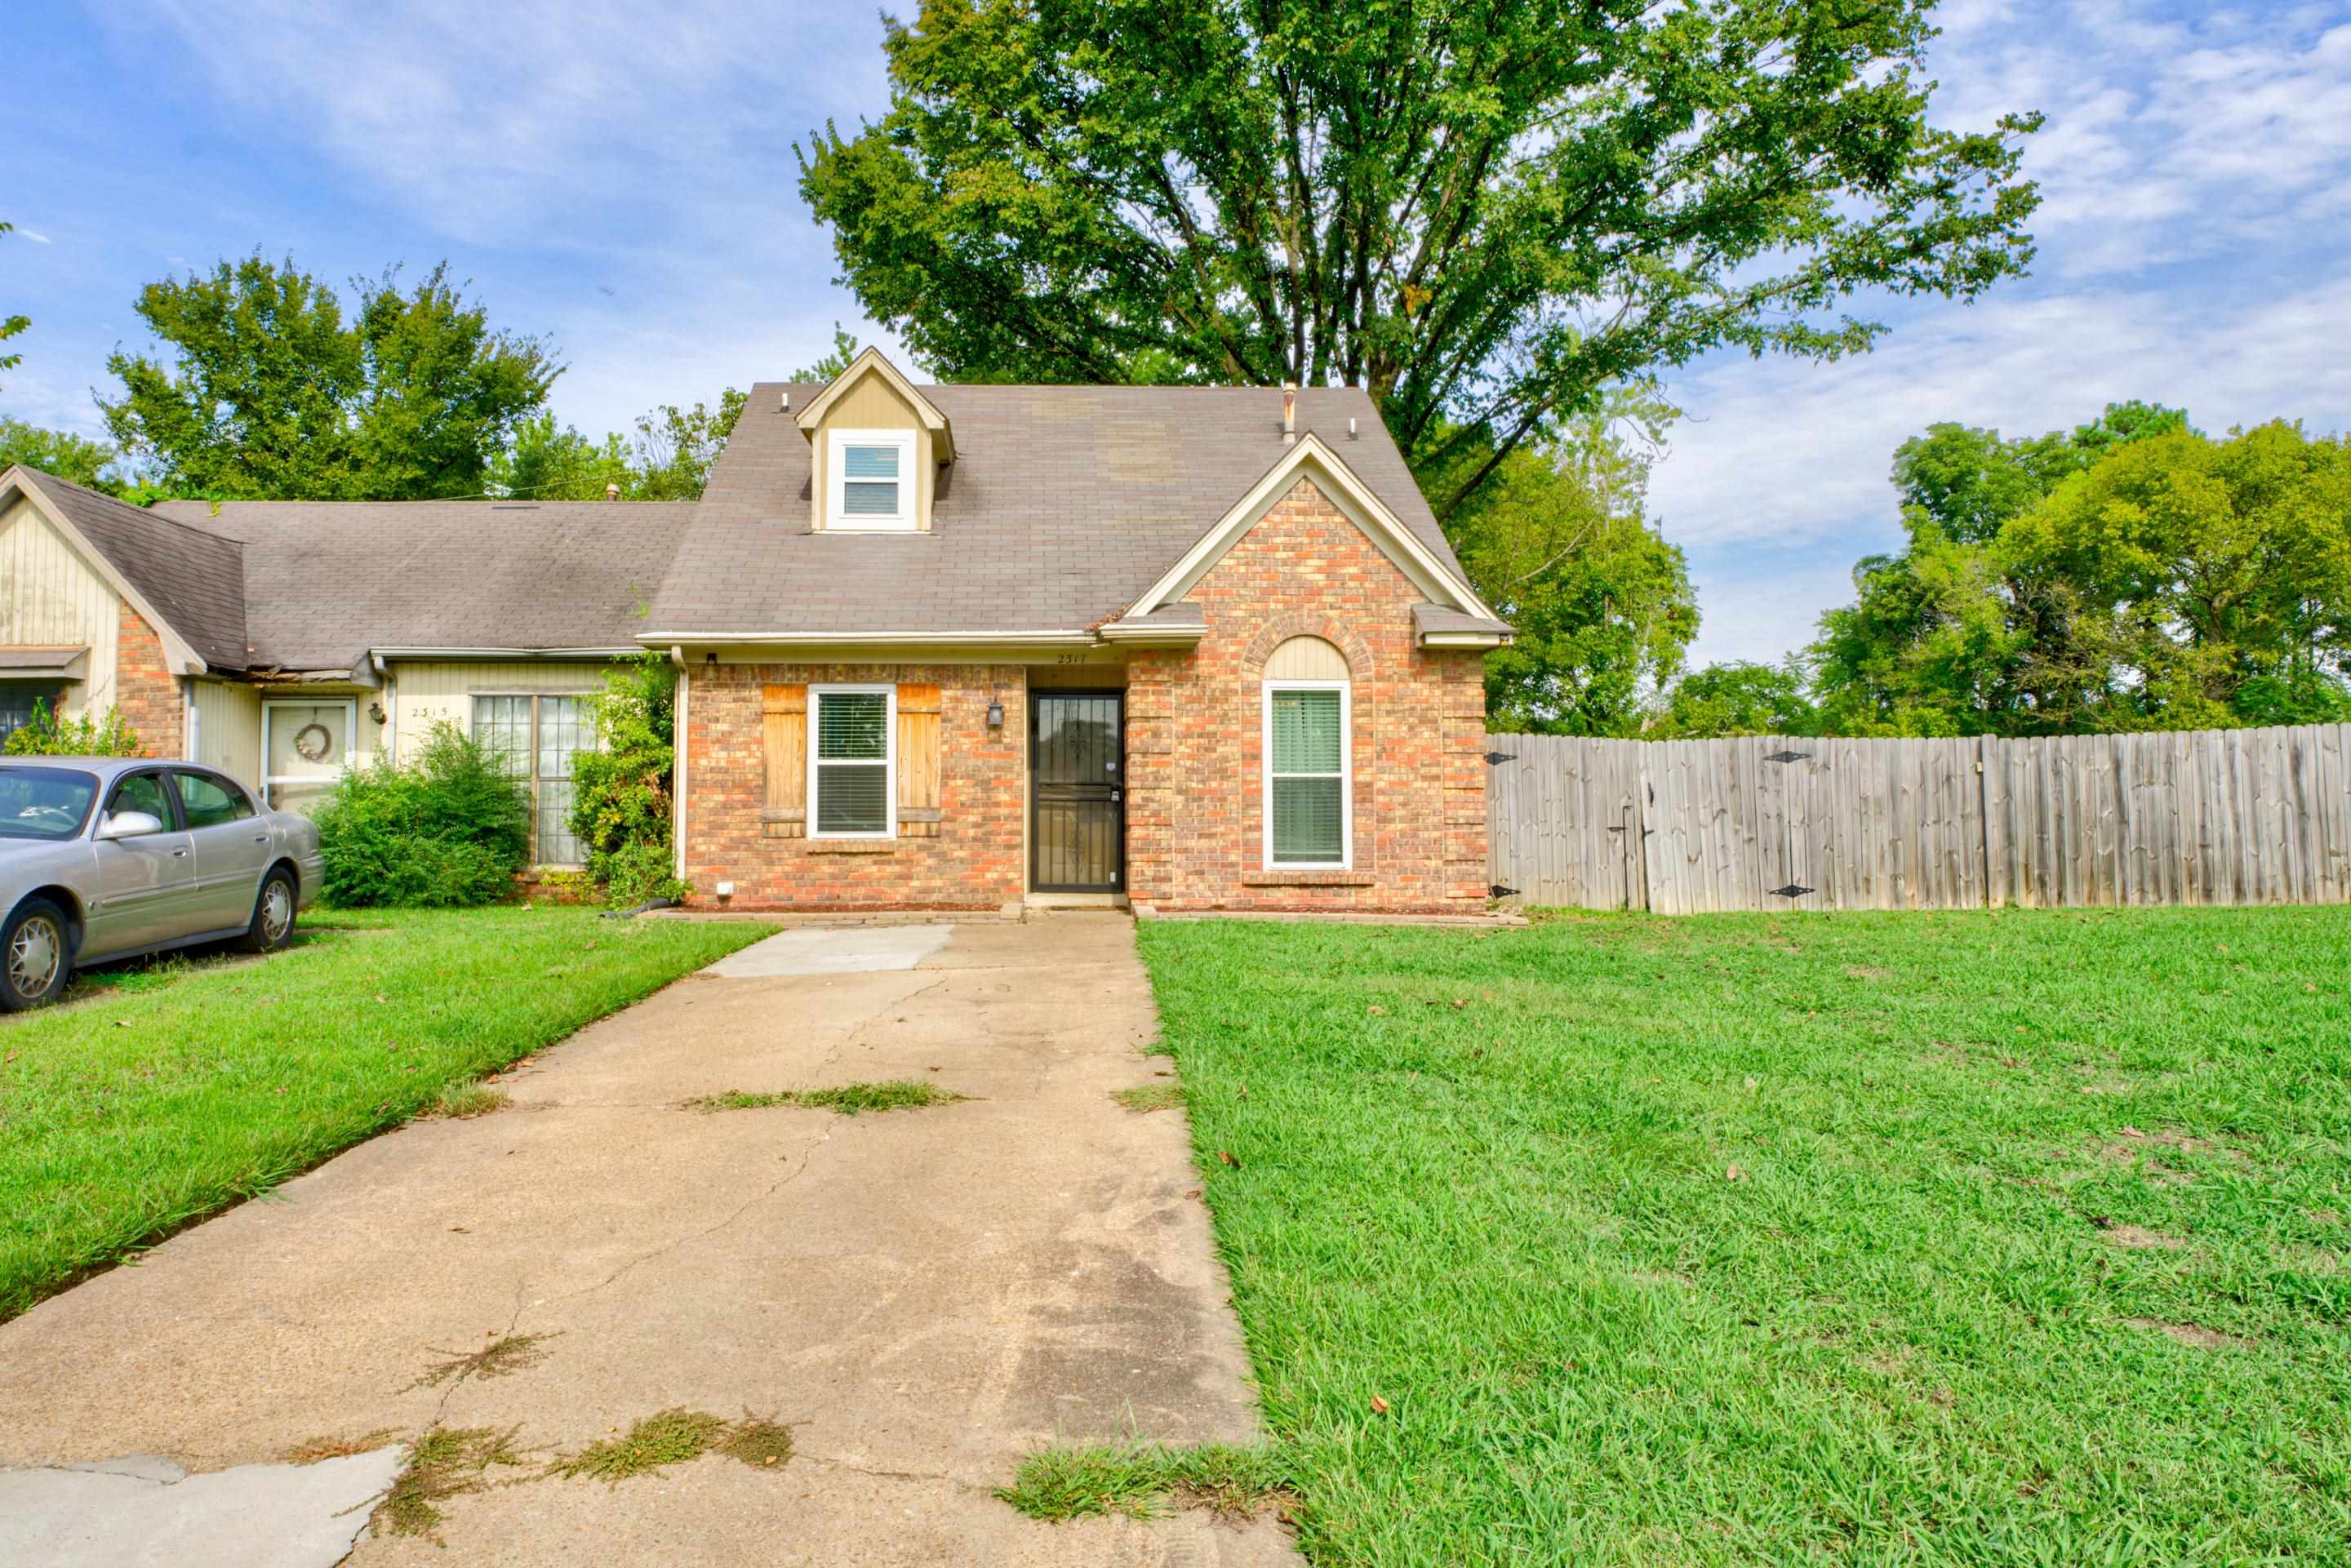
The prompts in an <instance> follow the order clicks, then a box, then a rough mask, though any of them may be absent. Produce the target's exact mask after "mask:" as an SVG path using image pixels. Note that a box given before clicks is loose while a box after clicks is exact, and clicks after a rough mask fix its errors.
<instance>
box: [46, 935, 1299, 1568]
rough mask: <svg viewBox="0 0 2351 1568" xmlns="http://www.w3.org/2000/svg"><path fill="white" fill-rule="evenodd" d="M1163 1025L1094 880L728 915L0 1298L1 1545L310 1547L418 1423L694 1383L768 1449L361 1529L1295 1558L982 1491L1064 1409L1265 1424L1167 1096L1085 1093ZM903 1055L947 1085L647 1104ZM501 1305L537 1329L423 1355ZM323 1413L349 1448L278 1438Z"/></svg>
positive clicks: (684, 1553) (514, 1322)
mask: <svg viewBox="0 0 2351 1568" xmlns="http://www.w3.org/2000/svg"><path fill="white" fill-rule="evenodd" d="M495 1001H496V998H484V1002H485V1005H495ZM1155 1027H1156V1025H1155V1016H1154V1013H1153V1010H1152V1005H1151V998H1150V994H1149V990H1148V988H1147V985H1146V983H1145V980H1144V974H1143V970H1142V967H1141V965H1140V964H1139V962H1138V961H1137V959H1136V957H1135V955H1134V936H1133V928H1132V926H1131V925H1129V924H1128V922H1127V921H1126V920H1125V919H1124V918H1123V917H1119V916H1113V915H1106V914H1104V915H1093V914H1085V915H1049V916H1043V917H1040V918H1038V919H1035V920H1032V921H1031V922H1029V923H1028V924H1021V925H1012V924H975V925H955V926H949V925H918V926H877V927H853V928H844V929H820V928H808V929H800V930H794V931H789V932H787V933H785V934H784V935H782V936H778V937H774V938H771V939H769V940H768V942H766V943H763V944H761V945H759V946H755V947H752V948H748V949H746V950H745V951H744V952H742V953H740V954H738V955H737V956H734V957H733V958H730V959H728V960H726V962H724V963H722V964H720V965H718V966H716V967H714V968H713V969H711V970H707V971H705V972H704V973H703V974H701V975H697V976H695V977H691V978H689V979H686V980H684V981H682V982H680V983H679V984H677V985H675V986H673V987H671V988H669V989H668V990H666V991H664V992H663V993H661V994H660V995H659V996H656V997H654V998H651V999H649V1000H647V1001H645V1002H643V1003H642V1004H640V1005H638V1006H637V1007H635V1008H632V1009H630V1010H628V1011H627V1012H625V1013H622V1014H620V1015H618V1016H617V1017H614V1018H612V1019H607V1020H606V1021H604V1022H603V1023H601V1024H598V1025H595V1026H593V1027H591V1028H590V1029H588V1030H584V1031H582V1032H581V1033H580V1034H579V1035H577V1036H575V1037H573V1038H572V1039H571V1040H568V1041H566V1042H564V1043H563V1044H561V1045H559V1046H558V1047H556V1048H554V1049H553V1050H551V1051H549V1052H547V1053H546V1054H545V1055H544V1056H542V1057H540V1058H538V1060H537V1061H534V1062H533V1063H531V1064H528V1065H527V1066H525V1067H524V1068H522V1069H521V1070H519V1071H517V1072H516V1073H515V1074H514V1075H513V1076H512V1078H511V1079H510V1081H509V1082H507V1085H506V1086H507V1089H508V1091H509V1092H511V1094H512V1095H513V1100H514V1103H513V1105H512V1106H511V1108H509V1109H507V1110H505V1111H502V1112H498V1113H494V1114H491V1115H488V1116H485V1117H482V1118H480V1119H477V1120H474V1121H466V1122H428V1123H420V1124H414V1125H411V1126H409V1127H406V1128H403V1129H402V1130H400V1131H398V1132H395V1133H392V1134H389V1135H386V1136H384V1137H381V1138H378V1139H376V1140H374V1141H373V1142H371V1143H369V1144H366V1145H361V1146H360V1147H359V1148H357V1149H354V1150H352V1151H350V1153H348V1154H346V1155H342V1156H341V1157H340V1158H339V1159H336V1160H334V1161H333V1162H332V1163H330V1164H329V1165H327V1166H323V1167H321V1168H320V1169H319V1170H317V1171H315V1172H313V1173H311V1174H310V1175H308V1176H304V1177H302V1178H300V1179H299V1180H297V1181H294V1182H290V1183H288V1184H287V1186H285V1187H284V1188H282V1189H281V1190H280V1191H279V1192H277V1194H275V1195H273V1196H272V1197H270V1198H268V1199H266V1200H265V1201H260V1202H255V1203H250V1204H247V1205H246V1206H245V1207H241V1208H238V1209H236V1210H235V1211H233V1212H231V1213H229V1214H227V1215H225V1216H223V1217H221V1218H218V1219H214V1220H213V1221H211V1222H209V1223H207V1224H204V1225H203V1226H200V1227H198V1228H194V1229H193V1230H190V1231H188V1232H186V1233H185V1234H183V1235H182V1236H179V1237H177V1238H175V1239H172V1241H170V1242H168V1243H166V1244H165V1245H163V1246H162V1247H160V1248H158V1249H155V1250H154V1251H153V1252H152V1253H151V1254H149V1255H148V1256H147V1258H146V1259H145V1260H143V1261H142V1262H141V1264H140V1265H139V1266H138V1267H136V1268H130V1269H120V1270H115V1271H113V1272H111V1273H109V1274H106V1275H102V1276H100V1277H99V1278H97V1279H94V1280H92V1281H89V1282H88V1283H86V1284H83V1285H81V1286H79V1287H78V1288H77V1289H75V1290H72V1291H68V1292H66V1293H65V1294H63V1295H61V1296H59V1297H57V1298H56V1299H54V1300H52V1301H47V1302H46V1303H44V1304H43V1305H41V1306H40V1307H38V1308H36V1309H35V1310H34V1311H33V1312H29V1313H27V1314H26V1315H25V1316H24V1317H22V1318H20V1319H18V1320H16V1322H12V1323H8V1324H6V1325H5V1326H0V1464H5V1465H9V1466H13V1467H16V1468H15V1469H13V1470H9V1471H6V1472H0V1560H6V1561H11V1562H14V1561H27V1562H29V1561H34V1560H36V1558H35V1557H33V1556H31V1555H26V1553H27V1552H33V1551H36V1550H37V1552H39V1553H40V1555H39V1557H38V1558H37V1560H39V1561H42V1562H44V1563H51V1564H63V1563H138V1562H148V1561H153V1562H159V1563H161V1562H171V1563H175V1564H182V1565H184V1564H188V1563H195V1562H203V1563H223V1564H227V1563H255V1564H262V1563H268V1564H277V1563H285V1564H287V1568H298V1565H299V1564H303V1563H318V1564H319V1565H320V1568H325V1565H326V1564H329V1563H334V1562H336V1561H338V1560H339V1558H340V1554H341V1553H342V1552H343V1551H344V1550H345V1549H346V1548H347V1547H348V1546H349V1545H350V1542H351V1539H352V1537H353V1535H354V1534H356V1533H358V1531H359V1526H360V1521H363V1520H364V1518H365V1515H366V1512H367V1508H368V1505H369V1504H370V1503H371V1500H372V1499H373V1497H374V1496H375V1495H376V1494H377V1492H378V1491H379V1490H380V1489H381V1487H382V1485H383V1484H384V1478H385V1477H387V1476H389V1475H390V1474H391V1473H392V1469H393V1468H394V1467H395V1466H396V1464H397V1461H398V1458H399V1456H398V1453H397V1452H396V1451H395V1449H396V1446H397V1445H399V1444H402V1443H403V1442H405V1441H407V1440H410V1439H413V1437H415V1436H416V1435H417V1434H418V1433H420V1432H422V1431H424V1430H426V1429H428V1428H430V1427H434V1425H436V1424H438V1425H440V1426H442V1427H468V1428H471V1427H491V1428H497V1429H507V1428H513V1429H515V1430H516V1433H517V1437H516V1441H517V1444H518V1445H519V1446H521V1447H523V1448H528V1449H533V1450H537V1451H538V1452H540V1453H550V1452H556V1451H572V1450H576V1449H578V1448H580V1447H581V1446H583V1445H585V1444H587V1443H589V1442H591V1441H594V1440H597V1439H600V1438H604V1437H610V1436H611V1435H612V1434H614V1433H615V1432H616V1431H625V1430H626V1429H627V1428H628V1427H630V1425H631V1424H632V1423H633V1422H634V1421H636V1420H637V1419H639V1418H640V1417H643V1416H648V1415H651V1414H653V1413H654V1412H657V1411H661V1410H664V1409H666V1408H669V1407H672V1406H688V1407H692V1408H695V1409H698V1410H705V1411H708V1412H711V1413H713V1414H714V1415H717V1416H727V1417H735V1416H740V1415H742V1414H743V1413H745V1412H751V1413H755V1414H757V1415H759V1416H772V1417H774V1418H776V1419H778V1420H780V1421H783V1422H786V1423H789V1425H790V1427H791V1429H792V1435H793V1438H794V1442H795V1448H796V1451H795V1453H794V1456H793V1457H792V1458H790V1459H789V1461H788V1462H787V1463H785V1464H783V1465H781V1466H771V1467H768V1468H766V1469H759V1468H756V1467H753V1466H748V1465H746V1464H743V1463H740V1462H737V1461H736V1460H734V1459H731V1458H723V1457H720V1456H718V1455H715V1454H713V1455H705V1457H703V1458H699V1459H696V1460H694V1461H692V1462H689V1463H686V1464H682V1465H677V1466H674V1467H672V1468H670V1469H666V1470H664V1471H663V1472H661V1473H658V1474H653V1475H647V1476H639V1477H635V1478H632V1479H627V1480H623V1481H621V1482H618V1483H614V1484H607V1483H604V1482H602V1481H598V1480H590V1479H530V1480H527V1481H522V1482H519V1483H518V1484H512V1485H498V1486H494V1487H491V1488H489V1489H488V1490H483V1491H481V1492H478V1493H475V1494H472V1495H466V1496H459V1497H455V1498H454V1499H451V1500H448V1501H447V1502H446V1503H444V1505H443V1509H444V1514H445V1520H444V1524H443V1526H442V1528H441V1531H440V1534H441V1538H442V1540H443V1541H444V1542H446V1548H445V1550H444V1549H443V1548H442V1547H440V1546H436V1545H435V1544H434V1542H431V1541H429V1540H424V1539H419V1538H414V1537H390V1536H387V1537H385V1538H383V1539H361V1540H360V1542H359V1544H358V1546H357V1549H356V1550H355V1551H353V1552H351V1553H350V1557H349V1561H350V1563H353V1564H354V1565H358V1568H369V1565H390V1564H396V1563H435V1564H441V1565H446V1564H449V1563H466V1564H469V1565H470V1564H477V1563H533V1564H540V1563H546V1564H567V1563H580V1564H590V1563H592V1564H595V1565H597V1568H612V1565H614V1564H634V1563H656V1562H657V1563H664V1564H689V1563H691V1564H700V1563H712V1564H717V1563H761V1564H773V1563H822V1564H826V1565H828V1568H831V1565H838V1564H851V1563H857V1564H867V1563H871V1564H885V1563H980V1562H985V1563H1004V1564H1024V1563H1033V1564H1060V1563H1068V1564H1079V1563H1083V1564H1087V1565H1089V1568H1098V1565H1103V1564H1135V1565H1138V1568H1139V1565H1147V1564H1165V1565H1168V1568H1178V1565H1195V1564H1196V1565H1203V1568H1205V1565H1207V1564H1216V1563H1225V1564H1258V1563H1264V1564H1273V1563H1290V1562H1294V1558H1293V1557H1292V1556H1291V1555H1290V1550H1289V1548H1288V1546H1287V1544H1286V1542H1285V1541H1284V1539H1283V1537H1282V1535H1281V1533H1280V1530H1279V1528H1278V1527H1277V1526H1275V1525H1274V1524H1272V1523H1271V1522H1270V1521H1261V1522H1259V1523H1258V1524H1255V1525H1252V1526H1248V1527H1235V1526H1228V1525H1221V1524H1217V1523H1214V1522H1212V1521H1209V1520H1208V1519H1207V1517H1206V1516H1205V1515H1201V1514H1197V1513H1186V1514H1178V1515H1176V1516H1175V1517H1173V1518H1170V1519H1166V1520H1163V1521H1154V1522H1151V1523H1147V1524H1143V1523H1134V1522H1131V1521H1124V1520H1095V1521H1081V1522H1079V1523H1075V1524H1069V1525H1058V1526H1048V1525H1043V1524H1038V1523H1034V1522H1031V1521H1028V1520H1025V1519H1023V1518H1021V1517H1020V1516H1019V1515H1017V1514H1015V1513H1014V1512H1013V1511H1011V1510H1010V1509H1009V1508H1008V1507H1006V1506H1005V1505H1004V1504H1002V1503H1000V1502H998V1501H997V1500H995V1499H994V1498H993V1497H992V1496H991V1495H990V1492H991V1490H992V1489H993V1488H995V1487H997V1486H998V1485H1001V1484H1003V1483H1004V1482H1005V1481H1007V1480H1008V1479H1009V1478H1010V1476H1011V1474H1012V1471H1013V1469H1014V1467H1015V1466H1016V1465H1017V1464H1018V1463H1019V1460H1020V1458H1021V1457H1022V1456H1023V1455H1024V1454H1026V1453H1028V1452H1029V1451H1030V1450H1032V1449H1034V1448H1038V1447H1040V1446H1042V1445H1047V1444H1050V1443H1054V1442H1057V1441H1071V1440H1076V1441H1085V1440H1102V1439H1114V1438H1118V1437H1129V1436H1132V1437H1142V1438H1144V1439H1149V1440H1165V1441H1170V1442H1178V1443H1190V1442H1200V1441H1209V1440H1238V1441H1247V1440H1249V1439H1251V1438H1253V1437H1256V1436H1257V1435H1258V1428H1257V1424H1256V1416H1255V1413H1254V1405H1253V1402H1252V1399H1251V1396H1250V1393H1249V1388H1248V1385H1247V1384H1246V1381H1245V1373H1246V1360H1245V1357H1244V1355H1243V1352H1242V1349H1241V1345H1240V1343H1239V1337H1238V1329H1237V1327H1236V1325H1235V1322H1234V1321H1233V1317H1232V1313H1231V1310H1230V1307H1229V1306H1228V1302H1227V1299H1226V1285H1225V1281H1224V1277H1223V1273H1222V1270H1220V1269H1219V1268H1218V1267H1217V1264H1216V1263H1215V1261H1214V1259H1213V1255H1212V1252H1211V1248H1210V1243H1209V1234H1208V1224H1207V1214H1206V1211H1205V1210H1204V1209H1203V1207H1201V1205H1200V1204H1199V1202H1198V1201H1197V1200H1196V1198H1194V1197H1191V1196H1190V1194H1191V1193H1192V1192H1193V1191H1194V1190H1195V1189H1196V1186H1197V1181H1196V1176H1194V1173H1193V1171H1192V1167H1191V1164H1190V1157H1189V1149H1188V1147H1187V1140H1186V1128H1185V1125H1184V1123H1183V1122H1182V1120H1181V1119H1180V1113H1170V1112H1163V1113H1156V1114H1151V1115H1135V1114H1133V1113H1128V1112H1126V1111H1123V1110H1122V1109H1121V1108H1120V1107H1119V1106H1117V1105H1116V1104H1115V1103H1113V1101H1112V1099H1111V1095H1112V1093H1113V1092H1114V1091H1117V1090H1120V1089H1124V1088H1128V1087H1131V1086H1134V1085H1138V1084H1145V1083H1150V1082H1155V1071H1159V1070H1164V1069H1165V1066H1166V1063H1165V1060H1164V1059H1161V1058H1151V1057H1145V1056H1144V1055H1142V1054H1141V1048H1142V1047H1144V1045H1146V1044H1147V1043H1148V1042H1149V1041H1150V1040H1151V1039H1152V1037H1153V1034H1154V1030H1155ZM893 1078H912V1079H918V1080H923V1081H925V1082H933V1083H936V1084H938V1085H939V1086H940V1087H941V1088H943V1089H946V1090H951V1091H953V1092H957V1093H960V1094H964V1095H967V1096H969V1097H970V1098H968V1099H967V1100H965V1101H963V1102H960V1103H953V1104H946V1105H939V1106H933V1107H927V1108H924V1109H918V1110H906V1111H898V1112H893V1113H885V1114H866V1115H862V1116H857V1117H843V1116H838V1115H835V1114H833V1113H831V1112H827V1111H820V1110H804V1109H799V1108H796V1107H782V1108H766V1109H757V1110H730V1111H722V1112H716V1113H705V1112H699V1111H695V1110H689V1109H684V1108H682V1107H681V1105H680V1102H681V1101H684V1100H685V1099H688V1098H689V1097H692V1096H696V1095H705V1094H712V1093H716V1092H722V1091H726V1090H747V1091H754V1092H758V1091H774V1090H784V1089H799V1088H810V1087H822V1086H826V1085H831V1084H839V1083H844V1082H857V1081H870V1080H883V1079H893ZM507 1335H544V1336H549V1337H545V1338H542V1339H539V1340H538V1342H537V1343H536V1345H535V1347H534V1350H535V1353H536V1354H537V1355H538V1359H537V1360H536V1361H535V1363H533V1364H527V1365H522V1366H518V1367H516V1368H513V1369H511V1370H509V1371H507V1373H506V1374H505V1375H498V1376H489V1377H483V1376H463V1377H453V1378H447V1379H444V1381H442V1382H441V1383H439V1384H437V1385H431V1384H425V1383H423V1382H421V1381H420V1380H421V1379H423V1378H424V1377H425V1375H426V1374H427V1373H428V1371H429V1370H430V1369H431V1368H432V1367H433V1366H434V1364H437V1363H442V1362H446V1361H449V1360H451V1359H452V1358H453V1356H454V1355H455V1354H459V1353H464V1352H467V1351H471V1350H475V1349H478V1348H480V1347H481V1346H483V1345H484V1344H485V1343H489V1342H491V1341H494V1340H496V1339H498V1338H500V1337H501V1336H507ZM525 1359H528V1358H525ZM320 1440H325V1441H327V1442H329V1443H331V1444H333V1445H336V1446H338V1447H342V1448H349V1449H351V1450H353V1451H354V1457H353V1458H338V1459H328V1460H325V1461H323V1462H318V1463H307V1464H290V1465H289V1464H285V1463H283V1462H282V1461H284V1460H286V1459H287V1457H288V1456H289V1455H299V1454H300V1451H301V1450H302V1449H303V1448H304V1446H305V1445H308V1444H316V1443H318V1442H319V1441H320ZM319 1451H320V1450H319V1448H315V1447H314V1448H311V1449H310V1450H309V1453H311V1454H316V1453H318V1452H319ZM132 1456H151V1457H153V1458H145V1459H137V1460H132V1459H131V1457H132ZM126 1461H129V1462H126ZM162 1461H168V1463H163V1462H162ZM69 1466H80V1467H85V1468H81V1469H67V1468H66V1467H69ZM93 1466H95V1467H97V1468H96V1469H91V1468H87V1467H93ZM232 1467H259V1468H255V1469H231V1468H232ZM331 1467H340V1469H332V1468H331ZM183 1469H184V1470H185V1471H189V1472H194V1473H193V1474H191V1475H188V1476H187V1477H186V1478H185V1479H179V1478H180V1474H181V1471H182V1470H183ZM223 1471H227V1472H228V1473H226V1474H217V1473H207V1472H223ZM497 1473H499V1474H505V1473H506V1472H503V1471H502V1472H497ZM514 1473H516V1474H528V1473H532V1472H529V1471H527V1470H522V1469H517V1470H516V1471H515V1472H514ZM354 1508H355V1511H347V1510H352V1509H354ZM320 1521H334V1522H328V1523H324V1524H322V1523H321V1522H320ZM11 1530H14V1531H16V1533H15V1534H14V1535H11V1534H10V1531H11ZM44 1531H46V1533H43V1532H44ZM207 1531H211V1532H213V1533H210V1534H208V1533H206V1532H207ZM303 1531H312V1532H313V1533H319V1535H320V1540H321V1541H322V1542H326V1544H322V1545H319V1546H308V1545H303V1544H301V1540H302V1538H303ZM338 1531H340V1542H337V1541H335V1540H334V1537H335V1536H336V1534H337V1532H338ZM205 1542H234V1543H235V1544H234V1545H233V1546H229V1547H218V1546H215V1547H210V1548H208V1547H206V1546H205V1545H204V1543H205ZM208 1551H225V1552H228V1553H229V1554H228V1555H208V1554H207V1552H208ZM321 1552H323V1553H324V1554H323V1555H321V1554H320V1553H321Z"/></svg>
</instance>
